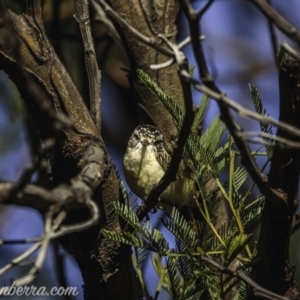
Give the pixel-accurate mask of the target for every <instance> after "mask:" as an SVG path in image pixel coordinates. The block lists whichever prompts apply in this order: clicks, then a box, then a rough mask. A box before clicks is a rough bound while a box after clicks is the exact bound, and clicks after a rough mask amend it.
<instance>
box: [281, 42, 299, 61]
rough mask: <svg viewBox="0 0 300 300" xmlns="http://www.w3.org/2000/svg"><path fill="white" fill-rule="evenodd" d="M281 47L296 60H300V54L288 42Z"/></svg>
mask: <svg viewBox="0 0 300 300" xmlns="http://www.w3.org/2000/svg"><path fill="white" fill-rule="evenodd" d="M280 47H282V48H283V49H284V50H285V51H286V52H287V53H288V54H289V55H290V56H291V57H293V58H294V59H296V60H300V53H299V52H298V51H297V50H295V49H294V48H292V47H291V46H290V45H289V44H288V43H287V42H282V43H281V44H280Z"/></svg>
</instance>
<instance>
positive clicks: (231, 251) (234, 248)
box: [224, 233, 252, 265]
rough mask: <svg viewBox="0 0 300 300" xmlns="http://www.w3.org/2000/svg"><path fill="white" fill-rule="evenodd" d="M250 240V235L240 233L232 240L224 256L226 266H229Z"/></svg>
mask: <svg viewBox="0 0 300 300" xmlns="http://www.w3.org/2000/svg"><path fill="white" fill-rule="evenodd" d="M251 238H252V234H246V233H240V234H238V235H237V236H235V237H234V238H233V239H232V241H231V242H230V244H229V247H228V249H227V251H226V252H225V255H224V258H225V264H226V265H229V264H230V263H231V262H232V261H233V260H234V258H235V257H236V256H237V255H238V254H239V253H240V252H241V251H242V249H243V248H244V246H245V245H247V244H248V243H249V241H250V240H251Z"/></svg>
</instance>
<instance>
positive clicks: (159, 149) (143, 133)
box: [123, 125, 196, 206]
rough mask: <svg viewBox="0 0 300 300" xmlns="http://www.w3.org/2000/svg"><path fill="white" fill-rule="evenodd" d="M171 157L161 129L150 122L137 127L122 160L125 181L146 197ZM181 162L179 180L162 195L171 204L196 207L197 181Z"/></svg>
mask: <svg viewBox="0 0 300 300" xmlns="http://www.w3.org/2000/svg"><path fill="white" fill-rule="evenodd" d="M170 159H171V156H170V154H169V152H168V151H167V147H166V141H165V138H164V137H163V135H162V134H161V132H160V131H159V130H158V129H157V128H156V127H154V126H151V125H140V126H138V127H137V128H136V129H135V130H134V132H133V134H132V135H131V137H130V139H129V141H128V146H127V150H126V153H125V156H124V159H123V168H124V173H125V178H126V181H127V183H128V185H129V187H130V188H131V190H132V191H133V192H134V193H135V194H136V195H137V196H138V197H140V198H141V199H142V200H146V199H147V197H148V196H149V194H150V192H151V190H152V189H153V188H154V187H155V186H156V184H157V183H158V182H159V181H160V179H161V178H162V177H163V175H164V174H165V171H166V170H167V167H168V164H169V163H170ZM184 169H185V168H184V164H183V162H181V164H180V167H179V170H178V173H177V179H176V181H174V182H172V183H171V184H170V185H169V186H168V188H167V189H166V190H165V191H164V192H163V193H162V195H161V196H160V200H161V201H162V202H167V203H168V204H171V205H180V206H181V205H187V206H195V205H196V204H195V200H194V197H195V194H196V189H195V182H194V181H193V180H192V179H191V178H188V176H187V174H186V172H185V171H184Z"/></svg>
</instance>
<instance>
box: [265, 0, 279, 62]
mask: <svg viewBox="0 0 300 300" xmlns="http://www.w3.org/2000/svg"><path fill="white" fill-rule="evenodd" d="M267 1H268V3H269V4H270V5H272V4H271V0H267ZM268 27H269V32H270V38H271V45H272V52H273V57H274V62H275V64H276V66H277V65H278V64H277V53H278V42H277V36H276V32H275V28H274V25H273V23H272V22H271V21H270V20H268Z"/></svg>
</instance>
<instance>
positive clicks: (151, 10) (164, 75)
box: [110, 0, 184, 140]
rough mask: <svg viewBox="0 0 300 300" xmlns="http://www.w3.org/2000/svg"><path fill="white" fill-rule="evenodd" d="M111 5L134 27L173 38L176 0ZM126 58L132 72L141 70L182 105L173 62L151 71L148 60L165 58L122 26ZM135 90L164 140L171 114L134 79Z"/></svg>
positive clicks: (116, 0)
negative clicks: (169, 65) (128, 60)
mask: <svg viewBox="0 0 300 300" xmlns="http://www.w3.org/2000/svg"><path fill="white" fill-rule="evenodd" d="M110 5H111V6H112V8H113V9H114V10H115V11H117V12H118V13H119V15H121V16H123V17H124V18H125V20H126V21H127V22H128V23H129V24H130V25H131V26H132V27H134V28H135V29H136V30H138V31H139V32H141V33H143V34H145V35H146V36H148V37H151V38H153V39H154V40H159V38H158V36H157V35H158V34H162V35H164V36H165V37H167V38H168V40H169V41H170V42H172V43H174V42H175V39H176V34H177V29H176V24H175V21H176V18H177V14H178V11H179V3H178V1H177V0H159V1H135V0H129V1H128V0H114V1H110ZM123 33H124V35H125V38H126V43H127V47H128V48H127V49H128V54H129V59H130V62H131V67H132V75H133V76H134V77H135V75H134V72H135V70H136V69H137V68H140V69H142V70H143V71H145V72H146V73H147V74H149V76H150V77H151V78H152V79H154V80H155V81H156V82H158V84H159V85H160V87H161V88H162V90H163V91H164V92H165V93H166V94H167V95H170V96H171V97H172V98H173V99H174V101H175V102H176V103H177V104H178V105H179V106H180V107H181V108H183V106H184V105H183V103H184V101H183V92H182V88H181V84H180V80H179V77H178V73H177V66H176V65H173V66H171V67H168V68H166V69H162V70H159V71H154V70H152V69H150V65H151V64H158V63H162V62H165V61H166V60H168V59H169V57H166V56H165V55H163V54H160V53H158V52H157V51H156V50H155V49H153V48H151V47H149V46H147V45H145V44H143V43H142V42H140V41H138V40H137V39H136V38H135V37H133V36H132V35H131V34H130V33H129V32H127V31H125V30H124V32H123ZM135 88H136V90H137V92H138V94H139V105H140V107H141V108H142V109H143V110H144V111H145V112H146V114H147V115H148V116H149V117H150V118H151V120H152V121H153V123H154V125H155V126H156V127H157V128H158V129H159V130H160V131H161V132H162V133H163V135H164V136H165V138H166V139H167V140H170V136H171V134H176V133H177V130H176V128H175V126H174V123H173V121H172V117H171V115H170V114H169V113H168V112H167V111H166V110H165V108H164V107H163V105H162V104H161V103H160V102H159V101H158V100H157V99H156V97H155V96H154V95H153V94H152V93H151V92H150V91H149V90H148V89H147V88H146V87H145V86H143V85H142V84H141V83H140V82H136V83H135Z"/></svg>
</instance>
